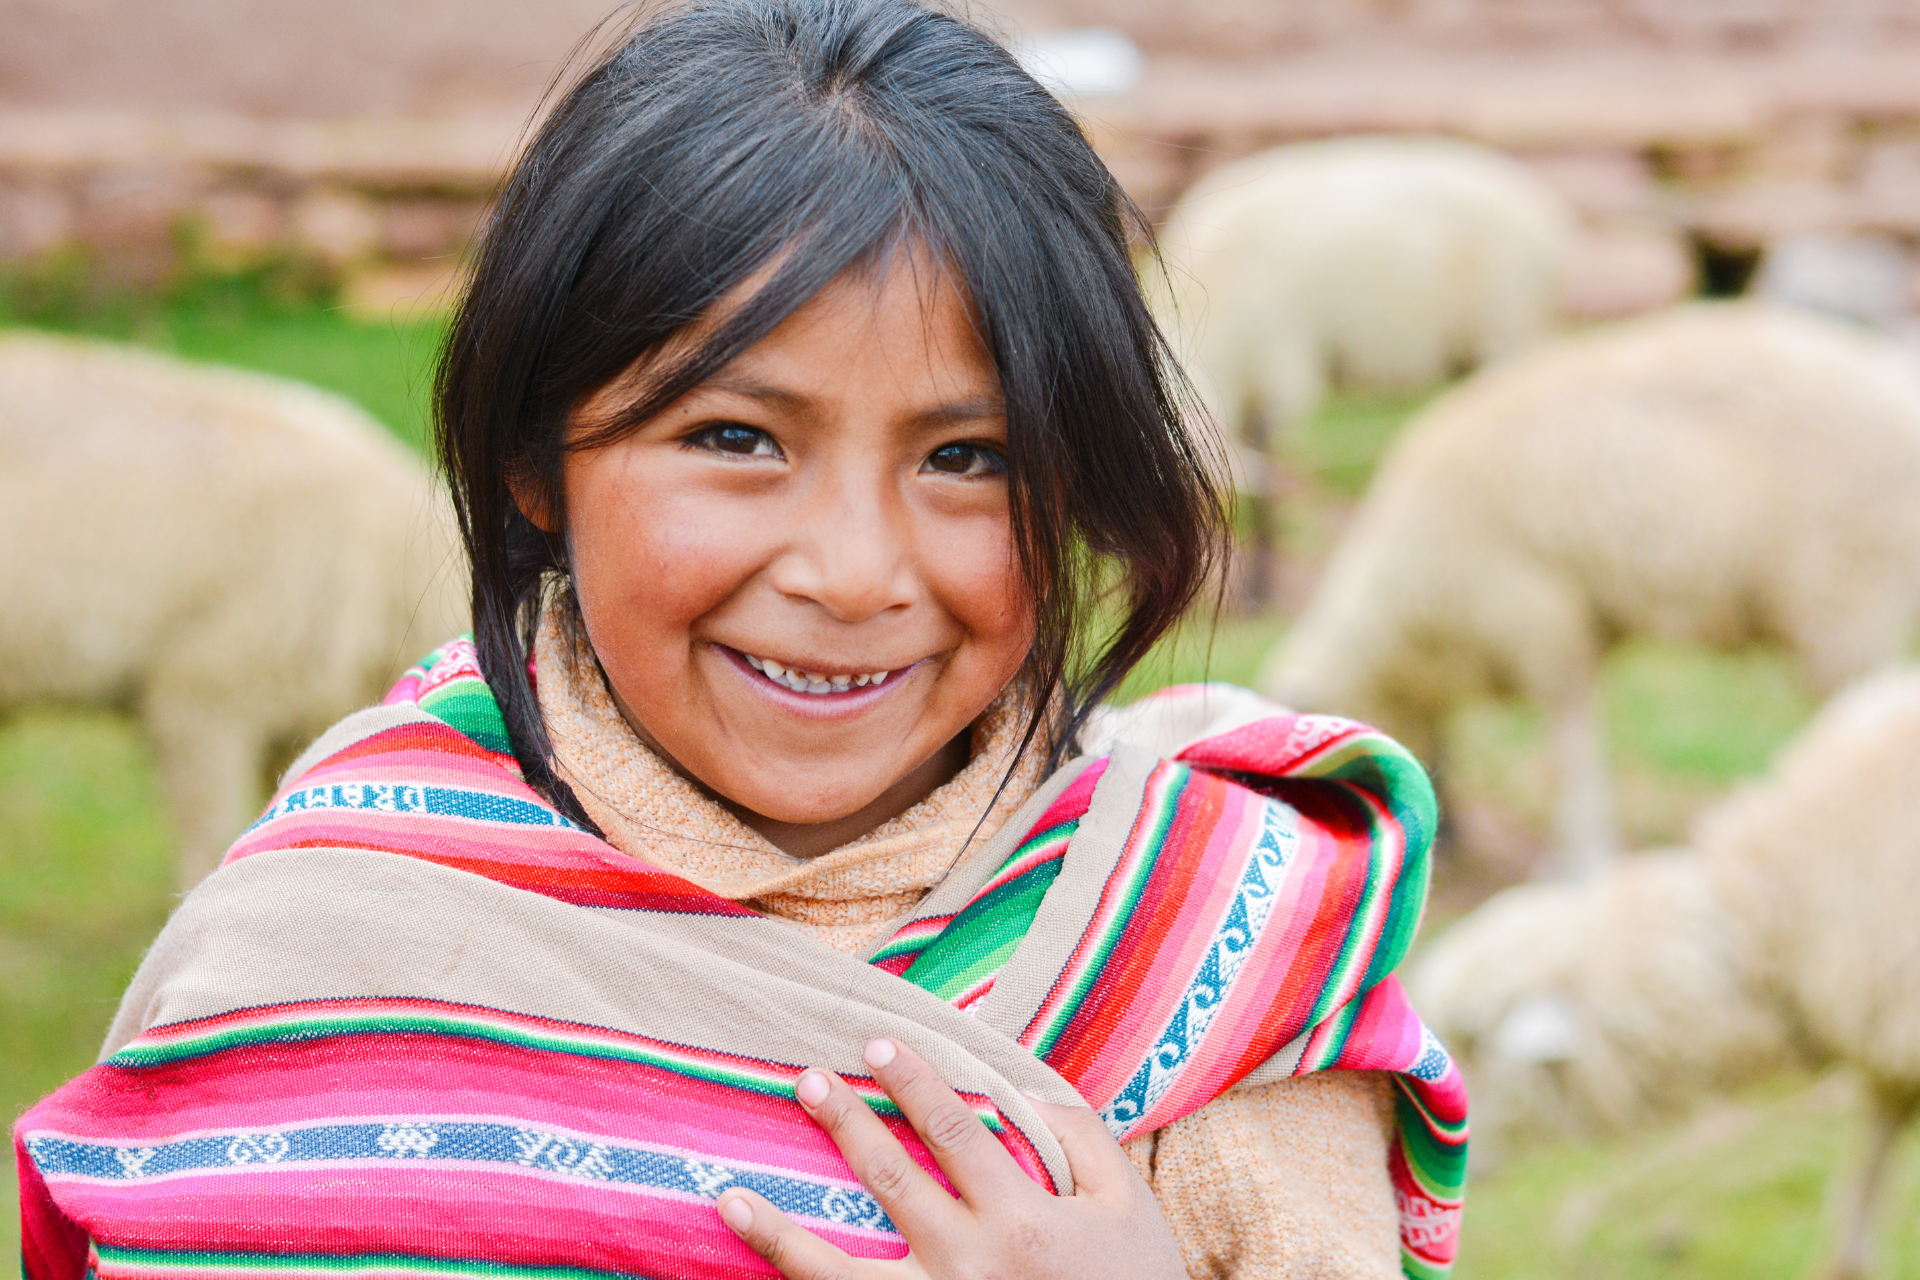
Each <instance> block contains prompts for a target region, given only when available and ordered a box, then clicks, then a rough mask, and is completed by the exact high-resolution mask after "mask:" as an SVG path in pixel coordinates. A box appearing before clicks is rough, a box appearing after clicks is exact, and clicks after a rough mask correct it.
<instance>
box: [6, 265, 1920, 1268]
mask: <svg viewBox="0 0 1920 1280" xmlns="http://www.w3.org/2000/svg"><path fill="white" fill-rule="evenodd" d="M23 319H31V320H37V321H39V322H41V323H43V324H44V323H47V322H48V321H50V320H51V321H52V322H54V323H55V324H56V325H57V326H58V327H64V328H74V329H83V330H86V331H89V332H95V333H100V334H102V335H105V336H113V337H124V338H131V339H134V340H137V341H142V342H146V343H150V344H152V345H155V346H158V347H161V348H163V349H167V350H171V351H174V352H176V353H178V354H180V355H182V356H185V357H188V358H191V359H199V360H213V361H224V362H229V363H233V364H240V365H247V366H250V367H254V368H259V369H264V370H268V371H270V372H275V373H282V374H288V375H291V376H295V377H301V378H306V379H308V380H310V381H313V382H315V383H317V384H319V385H322V386H325V387H329V388H331V389H334V390H337V391H341V392H344V393H346V394H348V395H350V396H353V397H355V398H356V399H358V400H359V401H360V402H361V403H363V404H364V405H366V406H367V407H368V408H369V409H370V410H371V411H372V412H373V413H374V414H375V415H376V416H378V417H379V418H381V419H382V420H383V421H385V422H386V423H388V424H389V425H390V426H391V427H392V428H393V429H394V430H395V432H396V433H397V434H399V435H400V436H401V437H402V438H404V439H407V440H409V441H413V442H416V443H417V442H419V441H420V440H421V439H422V424H423V423H424V420H425V419H424V392H425V389H426V385H427V382H428V380H429V376H430V373H429V371H430V367H431V362H432V358H433V354H434V344H435V342H436V340H437V338H438V330H437V328H436V327H435V326H433V325H431V324H423V325H413V326H399V325H366V324H361V323H358V322H356V321H353V320H350V319H348V318H346V317H345V316H344V315H343V314H341V313H339V312H336V311H331V310H328V309H326V308H324V307H321V306H316V305H312V304H307V305H298V306H296V305H265V304H263V303H262V302H261V301H260V299H259V298H258V297H256V296H254V295H251V294H245V293H242V294H240V295H239V296H237V297H236V296H232V295H226V294H222V293H220V292H219V291H218V290H214V291H210V292H205V291H203V292H202V293H201V294H199V295H196V296H188V297H184V298H176V299H174V300H172V301H169V302H164V303H162V304H154V305H133V304H127V305H121V306H116V307H95V308H92V309H86V308H81V309H69V310H66V311H62V310H60V309H58V308H47V307H40V308H23V307H20V306H17V305H16V306H15V307H14V308H13V310H12V311H11V312H9V311H8V309H7V306H6V304H5V300H4V298H0V323H7V322H9V321H12V322H16V323H17V322H19V321H21V320H23ZM1415 407H1416V406H1415V404H1414V403H1412V402H1410V401H1345V402H1342V403H1339V404H1336V405H1335V406H1334V407H1333V408H1332V409H1331V410H1330V411H1329V413H1328V414H1327V415H1326V416H1325V417H1324V418H1323V419H1322V420H1321V421H1320V422H1319V423H1317V424H1316V425H1315V427H1314V429H1313V430H1312V431H1310V432H1308V433H1307V435H1306V437H1305V439H1303V441H1302V442H1301V443H1300V447H1299V452H1300V456H1301V458H1302V460H1303V462H1304V463H1305V465H1306V467H1307V469H1308V470H1309V471H1311V473H1312V474H1313V476H1314V477H1315V479H1314V482H1313V483H1314V493H1313V495H1312V496H1313V502H1312V503H1309V504H1307V505H1308V509H1310V510H1312V509H1323V510H1336V509H1337V508H1338V507H1339V505H1340V504H1341V503H1343V502H1346V501H1350V500H1351V498H1352V497H1353V496H1354V495H1356V494H1357V493H1359V492H1360V490H1361V489H1362V488H1363V487H1364V482H1365V478H1366V476H1367V474H1368V473H1369V471H1370V470H1371V467H1372V465H1373V463H1374V461H1375V459H1377V457H1378V456H1379V453H1380V451H1381V450H1382V449H1383V448H1384V447H1385V446H1386V444H1387V443H1388V442H1389V441H1390V440H1391V438H1392V435H1393V433H1394V431H1395V430H1397V428H1398V426H1399V424H1400V423H1401V422H1402V421H1403V420H1404V418H1405V417H1406V415H1407V414H1408V413H1409V412H1411V411H1412V410H1413V409H1414V408H1415ZM1315 504H1318V505H1317V506H1316V505H1315ZM1277 634H1278V628H1277V625H1276V624H1274V623H1272V622H1270V621H1265V620H1252V621H1248V620H1230V621H1227V622H1225V623H1223V624H1222V625H1221V626H1220V627H1219V628H1218V629H1217V631H1214V632H1213V633H1212V634H1210V635H1209V634H1207V632H1206V629H1205V628H1203V627H1200V626H1197V625H1195V626H1190V627H1188V628H1187V629H1186V630H1185V631H1184V632H1183V633H1182V634H1181V635H1179V636H1177V637H1175V638H1174V639H1173V640H1172V641H1170V642H1169V643H1168V644H1167V645H1165V646H1163V649H1162V651H1161V653H1160V654H1158V655H1157V656H1156V657H1155V659H1154V660H1153V661H1152V662H1150V663H1149V664H1147V666H1146V667H1145V668H1144V669H1143V670H1141V671H1140V672H1137V673H1136V674H1135V676H1134V678H1133V679H1132V680H1131V681H1130V682H1129V685H1128V691H1129V692H1130V693H1139V692H1142V691H1144V690H1146V689H1148V688H1151V687H1155V686H1158V685H1160V684H1164V683H1168V682H1172V681H1176V680H1187V679H1201V678H1211V679H1220V680H1239V681H1244V680H1246V679H1248V678H1249V677H1250V676H1251V674H1252V673H1253V671H1254V670H1255V668H1256V667H1257V665H1258V663H1259V660H1260V657H1261V655H1262V654H1263V653H1264V652H1265V650H1266V648H1267V647H1268V646H1269V645H1270V644H1271V643H1272V642H1273V640H1274V639H1275V637H1276V636H1277ZM1607 712H1608V725H1609V730H1610V735H1611V746H1612V750H1613V752H1614V756H1615V763H1616V767H1617V770H1618V774H1619V790H1620V794H1621V802H1622V807H1623V810H1624V814H1623V816H1624V819H1625V822H1626V825H1627V828H1628V830H1629V833H1630V835H1631V836H1632V838H1633V839H1634V841H1635V842H1636V843H1640V844H1653V843H1660V842H1665V841H1672V840H1676V839H1679V838H1681V837H1682V836H1683V834H1684V830H1685V824H1686V820H1687V817H1688V815H1689V814H1690V813H1691V812H1693V811H1694V810H1695V809H1696V808H1697V807H1698V806H1699V805H1700V804H1702V803H1704V802H1706V801H1708V800H1710V799H1711V798H1712V797H1714V796H1715V795H1717V794H1720V793H1721V792H1723V791H1724V790H1725V789H1726V788H1727V787H1728V786H1729V785H1730V784H1731V783H1732V782H1734V781H1735V780H1736V779H1738V778H1740V777H1742V776H1744V775H1747V774H1751V773H1753V772H1756V771H1758V770H1759V769H1761V768H1762V767H1764V765H1765V762H1766V760H1767V758H1768V756H1769V754H1770V753H1771V752H1772V751H1773V749H1774V748H1775V747H1776V746H1778V745H1779V744H1780V743H1781V742H1783V741H1784V740H1785V739H1786V738H1787V737H1788V736H1790V735H1791V734H1792V733H1793V731H1794V730H1795V729H1796V728H1798V727H1799V725H1800V724H1801V723H1803V722H1804V720H1805V718H1806V717H1807V715H1808V714H1810V712H1811V706H1810V705H1809V704H1808V702H1807V700H1806V699H1805V697H1804V696H1803V695H1802V694H1801V693H1800V692H1799V691H1798V689H1797V688H1796V686H1795V684H1794V682H1793V680H1792V678H1791V676H1790V674H1789V673H1788V671H1787V670H1786V669H1785V666H1784V664H1783V663H1782V662H1781V661H1780V660H1779V659H1777V658H1776V657H1773V656H1771V655H1767V654H1753V655H1742V656H1736V657H1723V656H1712V655H1705V654H1700V653H1696V652H1692V651H1688V650H1684V649H1677V648H1672V647H1662V646H1655V645H1636V646H1631V647H1629V648H1628V649H1626V650H1625V651H1623V652H1621V653H1620V654H1618V655H1616V657H1615V659H1614V660H1613V662H1612V663H1611V665H1610V668H1609V671H1608V676H1607ZM1454 732H1455V734H1456V751H1457V754H1458V755H1459V756H1460V757H1461V758H1462V759H1463V760H1464V761H1466V762H1468V763H1466V764H1464V765H1463V766H1462V767H1461V768H1460V769H1459V771H1458V776H1457V777H1456V779H1455V781H1456V784H1457V785H1458V786H1459V788H1460V789H1461V793H1462V794H1463V795H1464V796H1466V797H1467V798H1468V799H1469V800H1470V801H1471V802H1472V803H1473V804H1475V805H1476V806H1482V807H1485V808H1486V809H1487V810H1489V811H1491V812H1494V813H1497V814H1499V815H1501V820H1502V821H1503V822H1504V823H1505V824H1506V825H1507V828H1508V829H1510V830H1511V831H1512V832H1515V833H1518V838H1519V839H1520V841H1521V842H1522V843H1523V844H1524V843H1525V841H1526V840H1528V839H1533V840H1535V841H1537V840H1538V837H1539V832H1540V831H1541V830H1542V829H1543V826H1544V818H1545V813H1546V800H1547V779H1546V768H1545V763H1544V760H1543V757H1542V753H1541V745H1542V744H1541V727H1540V725H1539V723H1538V720H1537V718H1536V717H1534V716H1532V715H1531V714H1529V713H1528V712H1526V711H1524V710H1520V709H1513V708H1486V709H1481V710H1476V711H1474V712H1472V713H1470V714H1468V715H1465V716H1463V717H1462V718H1461V721H1460V722H1459V724H1457V725H1456V726H1455V730H1454ZM169 888H170V851H169V835H168V832H167V829H166V825H165V821H164V817H163V815H162V812H161V810H160V807H159V800H158V795H157V792H156V788H155V783H154V778H153V769H152V761H151V759H150V757H149V754H148V751H147V748H146V746H145V744H144V742H143V741H142V740H141V738H140V736H139V735H138V733H137V732H136V731H135V729H134V728H133V726H132V725H131V724H130V723H129V722H127V721H125V720H123V719H120V718H117V717H115V716H112V715H108V714H105V713H84V714H80V713H50V712H49V713H28V714H25V715H20V716H17V717H15V718H13V719H12V720H11V721H9V722H6V723H5V724H4V725H0V1109H3V1110H4V1111H5V1112H6V1114H7V1115H8V1116H9V1117H11V1116H14V1115H17V1114H19V1112H20V1111H22V1110H24V1109H25V1107H26V1106H28V1105H29V1104H30V1103H31V1102H32V1101H33V1100H34V1099H35V1098H36V1097H38V1096H40V1095H41V1094H42V1093H44V1092H45V1091H47V1090H48V1089H51V1088H52V1087H54V1086H55V1085H57V1084H58V1083H59V1082H60V1081H61V1080H63V1079H65V1078H66V1077H67V1076H69V1075H71V1074H73V1073H75V1072H77V1071H79V1070H82V1069H83V1068H85V1067H86V1065H87V1064H88V1063H89V1062H90V1061H91V1060H92V1058H93V1055H94V1052H95V1050H96V1049H97V1047H98V1045H99V1041H100V1037H101V1035H102V1033H103V1031H104V1030H105V1027H106V1024H107V1020H108V1018H109V1017H110V1016H111V1013H112V1010H113V1008H114V1005H115V1002H116V1000H117V997H118V994H119V991H120V989H121V988H122V987H123V986H124V985H125V983H126V981H127V978H128V977H129V975H130V974H131V973H132V972H133V969H134V967H135V966H136V965H137V964H138V962H139V958H140V954H141V952H142V950H143V949H144V947H145V946H146V945H147V943H148V942H149V941H150V939H151V938H152V936H153V934H154V932H155V931H156V930H157V929H158V928H159V926H160V924H161V923H162V921H163V920H164V919H165V917H166V914H167V912H168V910H169V908H170V907H171V905H172V899H171V897H170V894H169ZM1849 1100H1850V1091H1849V1088H1848V1086H1847V1083H1846V1082H1845V1081H1844V1080H1825V1081H1782V1082H1779V1083H1778V1084H1777V1085H1774V1086H1771V1087H1769V1088H1768V1089H1765V1090H1762V1091H1760V1092H1757V1093H1754V1094H1752V1095H1748V1096H1743V1097H1740V1098H1737V1099H1730V1100H1723V1101H1716V1102H1714V1103H1712V1104H1711V1105H1709V1106H1707V1107H1705V1108H1703V1109H1702V1110H1701V1111H1700V1112H1699V1113H1698V1114H1696V1115H1695V1116H1692V1117H1688V1118H1683V1119H1680V1120H1677V1121H1675V1122H1674V1123H1673V1124H1671V1125H1669V1126H1666V1127H1663V1128H1659V1129H1655V1130H1651V1131H1648V1132H1643V1133H1640V1134H1636V1135H1631V1136H1629V1137H1626V1138H1621V1139H1617V1140H1614V1141H1609V1142H1606V1143H1595V1144H1580V1145H1560V1146H1553V1147H1543V1148H1539V1149H1535V1150H1529V1151H1522V1152H1518V1153H1516V1155H1515V1157H1514V1158H1513V1159H1512V1160H1511V1161H1510V1162H1509V1163H1508V1164H1507V1165H1506V1166H1505V1167H1504V1168H1503V1169H1502V1170H1501V1171H1500V1172H1499V1173H1498V1174H1497V1175H1495V1176H1490V1177H1488V1178H1485V1179H1483V1180H1482V1181H1481V1182H1480V1183H1479V1184H1478V1185H1476V1186H1475V1188H1474V1191H1473V1194H1472V1197H1471V1199H1470V1201H1469V1212H1468V1215H1467V1222H1466V1232H1465V1244H1464V1248H1463V1251H1462V1257H1461V1263H1460V1267H1459V1271H1458V1274H1459V1276H1460V1277H1462V1280H1508V1278H1511V1280H1521V1278H1523V1277H1548V1276H1563V1277H1579V1278H1582V1280H1585V1278H1589V1277H1590V1278H1592V1280H1612V1278H1614V1277H1620V1278H1621V1280H1626V1278H1627V1277H1634V1278H1641V1277H1651V1278H1665V1277H1673V1278H1675V1280H1678V1278H1680V1277H1699V1278H1702V1280H1721V1278H1723V1277H1724V1278H1725V1280H1734V1278H1735V1277H1738V1278H1739V1280H1771V1278H1773V1277H1778V1278H1779V1280H1788V1278H1790V1277H1795V1276H1798V1275H1800V1274H1802V1273H1803V1272H1804V1271H1806V1270H1807V1268H1808V1267H1809V1266H1810V1265H1811V1263H1812V1262H1813V1261H1814V1259H1815V1258H1816V1256H1817V1251H1818V1249H1819V1247H1820V1242H1821V1240H1822V1238H1823V1232H1824V1230H1825V1217H1826V1214H1827V1212H1828V1211H1827V1208H1826V1205H1827V1195H1828V1193H1827V1189H1826V1185H1827V1180H1828V1177H1829V1175H1830V1174H1831V1172H1832V1171H1833V1170H1834V1169H1835V1168H1837V1167H1839V1166H1840V1164H1841V1163H1842V1162H1843V1161H1844V1160H1845V1158H1846V1153H1847V1152H1848V1150H1849V1149H1850V1146H1851V1144H1852V1143H1853V1142H1854V1141H1855V1136H1856V1135H1855V1128H1856V1126H1855V1122H1854V1120H1853V1118H1852V1112H1851V1110H1850V1109H1849ZM1916 1146H1920V1138H1915V1137H1913V1136H1910V1138H1909V1141H1908V1142H1907V1144H1906V1148H1905V1150H1904V1151H1903V1153H1902V1159H1901V1162H1900V1165H1899V1168H1898V1174H1897V1179H1896V1182H1897V1185H1896V1187H1895V1197H1894V1198H1895V1201H1896V1205H1895V1210H1894V1212H1893V1213H1891V1214H1890V1215H1889V1220H1890V1223H1891V1224H1892V1225H1891V1227H1890V1230H1889V1233H1888V1238H1887V1241H1886V1249H1887V1253H1888V1261H1889V1263H1890V1265H1889V1267H1888V1268H1887V1275H1888V1276H1890V1277H1892V1276H1899V1277H1913V1278H1915V1280H1920V1152H1916V1150H1915V1148H1916ZM6 1176H7V1178H8V1187H9V1201H10V1199H11V1194H10V1192H11V1178H12V1165H11V1162H8V1163H7V1175H6ZM0 1216H3V1217H4V1220H5V1226H4V1228H0V1247H4V1248H7V1249H8V1250H12V1249H13V1248H14V1247H15V1237H14V1232H15V1231H16V1230H17V1225H16V1223H15V1221H14V1219H13V1215H11V1214H7V1215H0Z"/></svg>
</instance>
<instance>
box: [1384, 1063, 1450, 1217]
mask: <svg viewBox="0 0 1920 1280" xmlns="http://www.w3.org/2000/svg"><path fill="white" fill-rule="evenodd" d="M1393 1109H1394V1119H1395V1121H1396V1122H1397V1123H1398V1124H1399V1126H1400V1149H1401V1151H1402V1152H1403V1153H1405V1155H1406V1157H1407V1167H1408V1169H1409V1170H1410V1171H1411V1172H1412V1173H1413V1176H1414V1177H1415V1178H1416V1179H1418V1180H1419V1183H1420V1185H1421V1186H1422V1187H1424V1188H1425V1189H1426V1191H1427V1194H1429V1195H1431V1196H1432V1197H1433V1198H1434V1199H1436V1200H1458V1199H1460V1198H1461V1197H1462V1196H1463V1195H1464V1194H1465V1192H1466V1189H1467V1144H1466V1142H1465V1141H1464V1138H1456V1139H1455V1140H1453V1141H1451V1142H1449V1141H1447V1140H1446V1139H1443V1138H1439V1137H1436V1136H1435V1135H1434V1132H1433V1129H1432V1128H1430V1127H1429V1126H1428V1123H1427V1122H1428V1120H1429V1119H1430V1117H1429V1116H1428V1115H1427V1113H1426V1111H1425V1109H1424V1108H1422V1107H1421V1106H1420V1105H1419V1104H1418V1103H1416V1102H1415V1101H1414V1100H1413V1099H1412V1097H1411V1096H1410V1095H1409V1093H1408V1090H1407V1088H1406V1086H1405V1085H1404V1084H1402V1085H1401V1087H1400V1089H1399V1090H1398V1091H1397V1094H1396V1096H1395V1098H1394V1106H1393ZM1440 1127H1441V1128H1443V1129H1444V1128H1446V1126H1440ZM1464 1128H1465V1126H1463V1125H1462V1126H1454V1127H1453V1131H1454V1132H1456V1133H1458V1132H1459V1131H1460V1130H1462V1129H1464Z"/></svg>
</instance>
